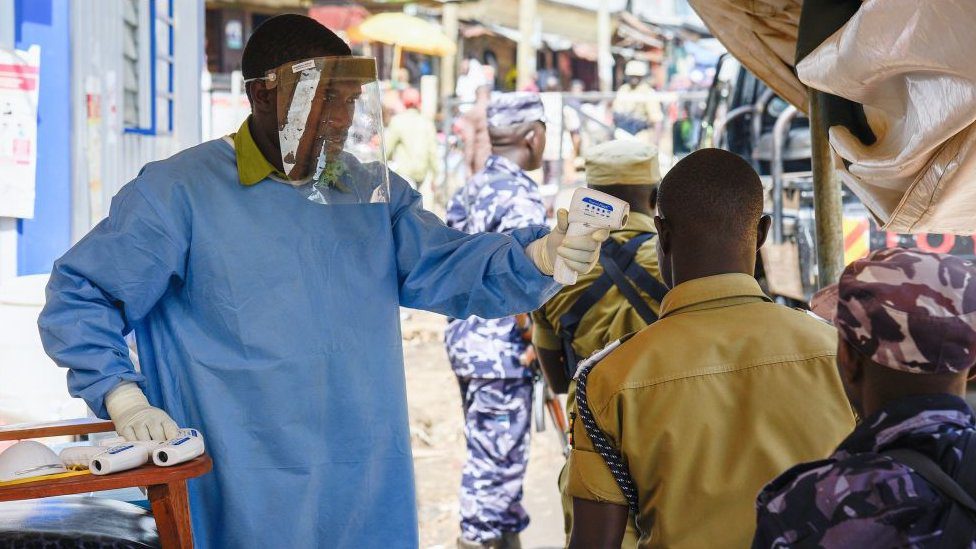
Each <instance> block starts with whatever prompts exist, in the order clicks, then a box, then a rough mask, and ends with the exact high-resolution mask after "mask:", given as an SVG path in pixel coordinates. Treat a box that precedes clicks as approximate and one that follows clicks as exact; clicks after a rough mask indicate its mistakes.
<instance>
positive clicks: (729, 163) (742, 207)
mask: <svg viewBox="0 0 976 549" xmlns="http://www.w3.org/2000/svg"><path fill="white" fill-rule="evenodd" d="M762 210H763V187H762V182H760V181H759V175H758V174H756V172H755V171H754V170H753V169H752V166H750V165H749V163H748V162H746V161H745V160H743V159H742V158H740V157H739V156H738V155H735V154H733V153H730V152H728V151H724V150H722V149H702V150H699V151H695V152H693V153H691V154H690V155H688V156H686V157H685V158H684V159H682V160H681V161H680V162H678V163H677V164H676V165H675V166H674V167H673V168H671V171H669V172H668V174H667V175H666V176H665V177H664V180H663V181H662V182H661V190H660V193H659V196H658V211H659V212H660V215H661V217H664V218H666V219H669V220H672V221H673V222H674V224H675V225H676V226H679V227H681V228H682V229H687V230H690V231H695V232H697V233H710V234H714V233H719V234H726V235H728V236H731V237H735V238H738V239H740V240H741V239H747V240H749V241H750V244H755V240H756V227H757V224H758V223H759V218H760V217H761V216H762Z"/></svg>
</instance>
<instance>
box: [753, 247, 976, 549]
mask: <svg viewBox="0 0 976 549" xmlns="http://www.w3.org/2000/svg"><path fill="white" fill-rule="evenodd" d="M811 305H812V309H813V312H814V313H816V314H817V315H819V316H821V317H823V318H825V319H827V320H829V321H830V322H832V323H833V325H834V328H835V329H836V331H837V334H838V335H839V336H840V338H839V341H838V347H837V363H838V365H839V367H840V374H841V380H842V381H843V383H844V388H845V389H846V391H847V395H848V398H849V399H850V401H851V404H852V405H853V406H854V408H855V409H856V410H857V412H858V415H859V416H860V417H861V418H863V419H862V421H861V422H860V423H859V424H858V426H857V428H855V429H854V432H853V433H851V434H850V436H848V437H847V438H846V439H845V440H844V441H843V442H842V443H841V444H840V446H838V447H837V450H836V451H835V452H834V453H833V454H832V455H831V456H830V457H828V458H827V459H824V460H820V461H814V462H811V463H804V464H802V465H797V466H796V467H793V468H792V469H790V470H789V471H787V472H785V473H783V474H782V475H781V476H780V477H779V478H777V479H776V480H774V481H772V482H771V483H770V484H769V485H768V486H766V488H764V489H763V491H762V492H761V493H760V494H759V498H758V502H757V508H758V519H757V526H756V537H755V539H754V540H753V547H758V548H766V547H814V546H815V547H825V548H842V547H844V548H846V547H972V546H973V545H974V543H976V520H974V512H976V508H974V506H973V502H972V499H973V498H976V419H974V417H973V411H972V409H970V407H969V405H968V404H967V403H966V401H965V400H964V397H965V396H966V380H967V378H969V377H970V375H971V373H972V368H973V366H974V365H976V267H974V266H973V263H972V261H970V260H966V259H962V258H959V257H953V256H950V255H942V254H936V253H929V252H923V251H921V250H902V249H897V248H896V249H886V250H879V251H876V252H874V253H872V254H871V255H870V256H868V257H866V258H864V259H860V260H857V261H855V262H853V263H851V264H850V265H848V266H847V268H846V269H844V273H843V274H842V275H841V277H840V282H839V283H838V284H835V285H833V286H831V287H829V288H826V289H824V290H822V291H820V292H819V293H817V294H816V295H815V296H814V298H813V300H812V302H811ZM967 499H968V500H969V501H968V502H967V501H966V500H967Z"/></svg>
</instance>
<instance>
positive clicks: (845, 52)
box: [690, 0, 976, 234]
mask: <svg viewBox="0 0 976 549" xmlns="http://www.w3.org/2000/svg"><path fill="white" fill-rule="evenodd" d="M690 3H691V4H692V6H694V8H695V9H696V11H698V13H699V15H700V16H701V18H702V20H704V21H705V23H706V25H708V27H709V29H710V30H711V31H712V32H713V34H714V35H715V36H716V37H717V38H719V40H721V41H722V42H723V44H724V45H725V46H726V47H727V48H728V49H729V51H730V52H732V54H733V55H735V56H736V57H737V58H738V59H739V60H740V61H741V62H742V63H743V64H744V65H745V66H746V67H748V68H749V70H751V71H752V72H753V73H755V74H756V75H757V76H759V77H760V78H762V79H763V80H764V81H765V82H766V83H767V84H769V86H770V87H771V88H773V89H774V90H775V91H776V92H777V93H778V94H780V95H781V96H782V97H783V98H784V99H786V100H787V101H790V102H791V103H793V104H794V105H797V106H798V107H801V108H803V109H805V108H806V94H805V92H804V90H803V84H802V83H801V82H800V80H802V81H803V83H805V84H807V85H809V86H810V87H812V88H815V89H817V90H820V91H823V92H827V93H830V94H834V95H837V96H840V97H843V98H845V99H849V100H851V101H854V102H856V103H859V104H861V105H863V107H864V113H865V116H866V118H867V123H868V125H869V126H870V128H871V130H872V131H873V132H874V134H875V137H876V138H877V139H876V141H875V142H874V143H871V144H865V143H862V142H861V141H860V140H859V139H857V138H856V137H854V136H853V135H852V134H851V132H850V131H848V129H847V128H845V127H842V126H832V127H831V128H830V145H831V148H832V149H833V151H834V154H835V166H836V167H837V169H838V173H839V174H840V177H841V178H842V179H843V181H844V183H845V184H846V185H847V186H848V187H849V188H850V189H851V190H852V191H853V192H854V193H856V194H857V195H858V197H860V198H861V200H862V201H863V202H864V203H865V205H866V206H867V207H868V208H870V210H871V211H872V213H873V214H874V215H875V216H876V217H877V218H878V220H879V221H880V222H881V224H882V225H883V226H884V228H885V229H887V230H890V231H897V232H934V233H956V234H972V233H973V232H976V215H974V214H976V147H974V143H976V126H974V124H976V63H974V62H973V60H972V56H973V52H976V31H974V28H976V9H974V3H973V0H926V1H924V2H919V1H918V0H866V1H865V2H863V3H862V4H861V6H860V9H859V10H858V11H857V13H856V14H855V15H854V16H853V17H852V18H851V19H850V20H849V21H848V22H847V23H846V24H845V25H844V26H843V27H842V28H841V29H840V30H838V31H837V32H835V33H834V34H833V35H831V36H830V37H829V38H827V39H826V40H825V41H824V42H823V43H821V44H820V46H819V47H817V48H816V49H815V50H813V51H812V52H811V53H810V54H809V55H807V56H806V57H805V58H804V59H803V62H802V63H800V64H799V66H798V67H796V73H798V74H799V79H797V76H796V75H795V73H794V69H793V64H794V61H793V60H794V52H795V49H796V39H797V34H798V29H799V16H800V12H801V8H802V2H801V0H690Z"/></svg>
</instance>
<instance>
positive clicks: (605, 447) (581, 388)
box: [576, 342, 640, 531]
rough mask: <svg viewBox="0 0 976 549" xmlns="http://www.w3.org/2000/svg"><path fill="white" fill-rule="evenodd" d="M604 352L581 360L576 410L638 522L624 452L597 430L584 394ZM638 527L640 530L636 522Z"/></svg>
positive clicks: (636, 501)
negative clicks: (589, 378) (588, 379)
mask: <svg viewBox="0 0 976 549" xmlns="http://www.w3.org/2000/svg"><path fill="white" fill-rule="evenodd" d="M618 343H619V342H618ZM608 350H612V347H611V346H608V348H607V349H605V351H608ZM604 354H605V352H604V351H601V352H600V353H597V354H596V355H594V356H593V357H591V358H589V359H587V360H584V361H583V363H582V364H581V365H580V372H579V376H578V377H577V378H576V408H577V411H579V417H580V420H582V421H583V427H584V428H585V429H586V434H587V435H588V436H589V437H590V440H591V441H593V447H594V448H595V449H596V451H597V453H598V454H600V456H601V457H602V458H603V461H604V462H605V463H606V464H607V468H609V469H610V474H611V475H613V480H615V481H616V482H617V486H619V487H620V491H621V492H623V494H624V498H626V499H627V507H629V508H630V513H631V515H632V516H633V517H634V522H635V523H637V522H638V521H637V517H638V516H639V510H640V506H639V502H638V499H637V485H636V484H635V483H634V479H633V478H632V477H631V476H630V470H629V469H628V468H627V464H626V463H624V458H623V454H621V453H620V450H618V449H617V448H615V447H614V446H613V444H612V443H611V442H610V440H609V439H608V438H607V436H606V434H605V433H604V432H603V430H601V429H600V426H599V425H597V424H596V419H595V418H594V417H593V411H592V410H591V409H590V402H589V399H588V398H587V395H586V384H587V378H588V377H589V375H590V372H591V371H593V367H594V366H596V365H597V363H598V362H599V360H600V359H601V358H602V356H603V355H604ZM637 529H638V531H640V525H639V524H638V526H637Z"/></svg>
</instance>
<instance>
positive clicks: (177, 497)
mask: <svg viewBox="0 0 976 549" xmlns="http://www.w3.org/2000/svg"><path fill="white" fill-rule="evenodd" d="M148 492H149V503H151V504H152V511H153V516H154V517H156V529H157V530H158V531H159V542H160V544H161V545H162V546H163V549H192V547H193V533H192V532H193V531H192V529H191V526H190V504H189V501H188V500H187V493H186V481H179V482H173V483H170V484H157V485H155V486H150V487H149V490H148Z"/></svg>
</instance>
